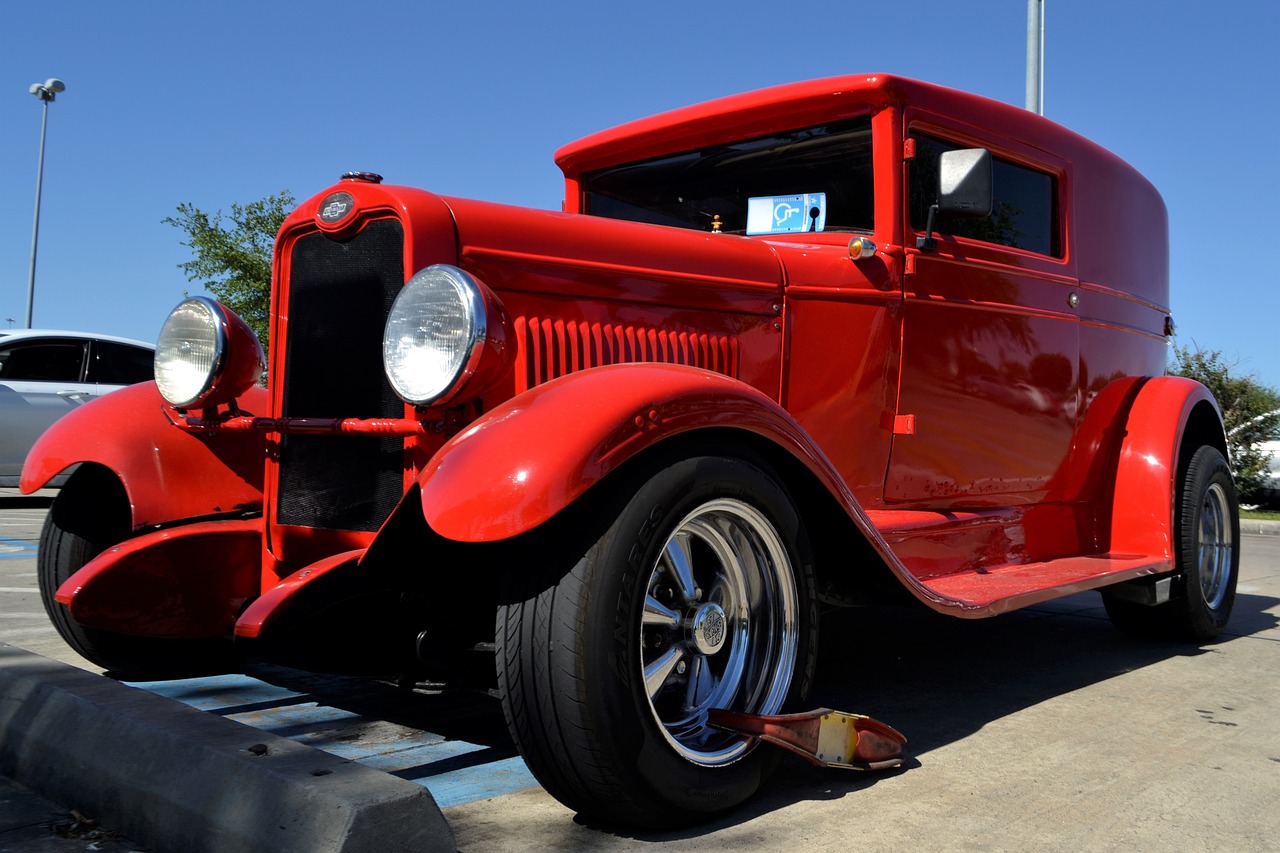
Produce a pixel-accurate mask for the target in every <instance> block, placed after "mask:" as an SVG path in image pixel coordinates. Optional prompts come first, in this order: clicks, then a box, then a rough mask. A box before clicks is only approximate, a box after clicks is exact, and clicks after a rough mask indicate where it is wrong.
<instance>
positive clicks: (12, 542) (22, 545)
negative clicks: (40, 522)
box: [0, 536, 38, 560]
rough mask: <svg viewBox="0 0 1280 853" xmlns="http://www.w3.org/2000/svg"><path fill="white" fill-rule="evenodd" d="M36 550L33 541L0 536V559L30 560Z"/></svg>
mask: <svg viewBox="0 0 1280 853" xmlns="http://www.w3.org/2000/svg"><path fill="white" fill-rule="evenodd" d="M37 551H38V549H37V547H36V543H35V542H28V541H27V540H26V539H10V538H9V537H8V536H0V560H30V559H31V558H32V557H34V556H35V555H36V552H37Z"/></svg>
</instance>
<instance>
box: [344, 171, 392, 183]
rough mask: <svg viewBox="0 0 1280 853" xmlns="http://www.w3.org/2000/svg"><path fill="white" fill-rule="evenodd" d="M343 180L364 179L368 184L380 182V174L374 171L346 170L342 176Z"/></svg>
mask: <svg viewBox="0 0 1280 853" xmlns="http://www.w3.org/2000/svg"><path fill="white" fill-rule="evenodd" d="M342 180H344V181H364V182H365V183H368V184H380V183H382V176H381V175H379V174H377V173H376V172H347V173H346V174H345V175H343V176H342Z"/></svg>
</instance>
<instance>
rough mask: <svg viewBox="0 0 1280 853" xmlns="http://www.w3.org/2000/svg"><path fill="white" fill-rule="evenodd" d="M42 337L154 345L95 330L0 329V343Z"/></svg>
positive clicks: (145, 346)
mask: <svg viewBox="0 0 1280 853" xmlns="http://www.w3.org/2000/svg"><path fill="white" fill-rule="evenodd" d="M42 338H78V339H80V340H94V341H111V342H113V343H117V344H129V345H131V346H135V347H143V348H145V349H149V350H154V349H155V348H156V345H155V344H153V343H148V342H146V341H138V340H134V339H133V338H122V337H120V336H119V335H105V334H99V333H97V332H72V331H68V330H66V329H0V344H10V343H15V342H17V341H35V340H40V339H42Z"/></svg>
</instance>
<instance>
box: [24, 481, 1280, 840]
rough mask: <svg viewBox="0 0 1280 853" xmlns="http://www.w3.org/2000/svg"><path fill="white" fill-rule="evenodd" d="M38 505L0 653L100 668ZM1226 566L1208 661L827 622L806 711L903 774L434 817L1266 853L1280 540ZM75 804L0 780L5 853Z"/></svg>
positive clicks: (328, 691)
mask: <svg viewBox="0 0 1280 853" xmlns="http://www.w3.org/2000/svg"><path fill="white" fill-rule="evenodd" d="M43 512H44V510H43V508H42V507H41V506H40V505H39V504H38V503H33V502H28V501H27V500H26V499H15V498H13V497H5V495H4V494H3V493H2V492H0V614H3V623H0V642H5V643H10V644H13V645H17V646H21V647H23V648H26V649H30V650H31V651H34V652H36V653H38V654H41V655H45V656H46V657H50V658H53V659H56V660H61V661H63V662H66V663H69V664H73V665H76V666H80V667H83V668H85V669H88V670H90V671H93V672H98V671H99V670H97V669H95V668H94V667H93V666H92V665H91V664H88V663H87V662H85V661H83V660H81V659H79V658H78V657H77V656H76V655H75V654H74V653H72V652H71V651H70V649H68V648H67V647H66V646H65V645H63V644H62V642H61V640H60V639H59V638H58V637H57V636H56V634H55V633H54V631H53V629H52V627H51V626H49V625H48V622H47V620H46V619H45V617H44V614H43V610H42V608H41V605H40V603H39V597H38V595H36V594H35V592H34V590H35V563H34V546H33V545H32V544H31V543H33V542H34V541H35V539H36V538H37V536H38V530H39V525H40V523H41V521H42V519H43ZM1246 529H1247V528H1246ZM1259 531H1260V532H1261V528H1260V529H1259ZM1267 532H1272V528H1267ZM1241 551H1242V563H1241V565H1242V568H1241V579H1240V585H1239V590H1238V594H1237V600H1236V605H1235V615H1234V617H1233V619H1232V622H1231V624H1230V626H1229V628H1228V631H1227V633H1226V634H1225V635H1224V636H1223V637H1222V638H1221V640H1220V641H1219V642H1217V643H1214V644H1211V645H1206V646H1203V647H1195V646H1186V645H1176V644H1169V643H1160V642H1144V641H1133V640H1129V639H1126V638H1124V637H1123V636H1122V635H1120V634H1119V633H1118V632H1116V631H1115V630H1114V629H1113V628H1112V627H1111V626H1110V624H1109V623H1108V622H1107V620H1106V617H1105V613H1104V612H1103V611H1102V608H1101V603H1100V600H1099V598H1098V596H1097V595H1096V594H1094V593H1087V594H1082V595H1078V596H1073V597H1070V598H1067V599H1062V600H1059V601H1056V602H1050V603H1047V604H1045V605H1040V606H1037V607H1034V608H1028V609H1026V610H1022V611H1018V612H1015V613H1012V614H1008V615H1005V616H1002V617H998V618H996V619H992V620H982V621H973V622H969V621H961V620H955V619H950V618H947V617H942V616H938V615H935V614H932V613H929V612H925V611H917V610H904V609H896V608H869V609H863V610H857V611H840V612H836V613H834V614H831V615H830V616H828V617H827V618H826V619H825V621H824V625H823V635H822V649H821V665H820V673H819V680H818V685H817V692H816V695H815V696H814V699H813V703H812V704H813V705H814V707H819V706H828V707H833V708H838V709H841V710H846V711H853V712H859V713H867V714H871V715H873V716H875V717H877V718H879V719H881V720H884V721H885V722H887V723H890V724H891V725H893V726H895V727H896V728H898V729H900V730H901V731H903V732H904V733H905V734H906V735H907V737H908V738H909V743H908V745H907V753H908V756H909V759H908V762H907V764H906V766H905V767H904V768H903V769H901V770H898V771H892V772H889V773H884V774H861V773H850V772H838V771H829V770H827V771H824V770H819V769H817V768H811V767H809V766H807V765H804V764H801V763H798V762H797V763H791V764H787V765H785V766H784V768H783V771H782V772H781V773H780V774H779V775H778V776H777V777H775V779H774V780H773V781H772V782H771V783H770V785H769V786H768V787H767V788H766V789H765V790H764V791H762V793H761V794H760V795H759V796H757V797H756V798H755V799H754V800H752V801H751V802H749V803H748V804H746V805H745V806H744V807H743V808H741V809H739V810H737V811H735V812H734V813H732V814H730V815H728V816H726V817H723V818H721V819H719V820H717V821H714V822H711V823H708V824H704V825H701V826H697V827H693V828H690V829H686V830H682V831H679V832H674V833H643V832H641V833H637V832H621V831H618V830H616V829H614V828H609V827H596V826H591V825H588V824H586V823H584V822H582V821H581V820H580V819H578V818H576V817H575V816H574V815H573V814H572V813H571V812H569V811H568V810H566V809H564V808H563V807H562V806H560V805H559V804H558V803H556V802H555V801H554V800H552V799H551V798H550V797H549V796H547V794H546V793H545V792H544V791H542V790H541V789H540V788H537V787H520V786H517V789H516V790H515V791H514V792H513V793H501V794H498V795H495V796H490V797H478V798H474V799H468V800H467V801H466V802H461V803H460V804H457V805H445V806H444V809H443V811H444V816H445V818H446V819H447V820H448V823H449V826H450V827H451V829H452V831H453V834H454V836H455V838H456V843H457V848H458V849H459V850H461V851H466V852H467V853H471V851H475V853H480V851H508V850H521V851H535V850H633V849H634V850H646V849H650V848H652V847H654V846H655V845H657V844H661V845H662V846H664V847H671V848H674V849H679V850H696V851H703V850H705V851H712V850H737V849H742V848H749V849H758V850H806V851H841V853H846V851H848V850H851V849H856V850H885V851H896V850H908V849H918V848H931V849H933V850H993V851H1000V850H1064V851H1065V850H1071V851H1077V850H1186V851H1196V850H1205V851H1216V850H1223V851H1226V850H1230V851H1254V850H1256V851H1263V850H1268V851H1269V850H1275V849H1277V847H1280V810H1278V809H1277V808H1276V805H1277V804H1278V803H1280V679H1277V675H1278V674H1280V536H1274V535H1259V534H1254V533H1246V534H1245V535H1244V536H1242V540H1241ZM265 677H266V679H267V681H268V682H270V681H271V680H272V679H274V680H275V681H277V682H280V681H288V680H289V679H288V676H287V675H282V674H281V673H274V674H273V673H266V675H265ZM162 692H163V691H162ZM306 692H307V695H308V696H309V697H312V698H315V699H316V704H317V706H318V707H325V708H340V709H341V708H344V707H346V708H356V710H358V711H359V713H360V715H362V716H364V717H366V718H368V719H370V720H378V717H379V714H382V718H381V719H380V720H378V722H380V723H381V724H382V725H383V726H385V725H386V724H387V723H388V722H392V723H394V724H395V725H397V726H405V727H407V728H410V729H412V728H413V727H415V726H418V727H421V728H422V729H424V730H425V729H432V728H437V729H438V728H439V725H438V722H439V720H438V717H439V714H440V709H441V704H440V703H441V702H442V701H443V700H441V699H440V698H439V697H433V696H417V697H416V698H415V694H410V695H409V697H406V696H405V695H404V693H403V692H400V693H396V692H394V691H390V692H385V693H384V692H380V691H378V690H369V689H362V688H360V687H359V686H357V685H355V684H354V683H353V682H351V681H350V680H343V679H334V680H331V681H324V680H321V681H312V682H308V683H307V691H306ZM380 696H384V697H386V698H379V697H380ZM406 701H407V702H408V705H407V706H406V704H405V703H406ZM474 701H475V705H474V708H473V710H472V712H471V716H472V721H471V722H472V730H471V731H469V732H468V733H467V738H468V739H470V740H472V741H475V740H484V739H488V741H487V743H488V745H489V747H490V748H492V749H496V750H498V751H501V750H502V746H501V744H502V743H503V739H504V738H505V732H504V731H503V730H502V724H501V717H500V714H497V715H495V714H494V713H493V711H494V704H495V703H493V702H492V700H486V699H485V698H484V697H480V698H477V699H475V700H474ZM380 703H382V704H380ZM356 706H358V708H357V707H356ZM407 707H408V708H415V707H416V708H417V709H418V710H416V711H411V710H406V708H407ZM266 716H267V717H270V714H267V715H266ZM372 728H373V729H377V730H382V729H378V727H377V726H373V727H372ZM364 736H365V737H369V738H372V737H374V735H373V734H370V733H368V732H366V734H365V735H364ZM507 743H508V745H509V741H508V742H507ZM0 781H3V780H0ZM423 784H426V782H423ZM428 787H429V786H428ZM75 807H76V804H75V803H50V802H48V801H44V800H40V799H39V798H36V797H34V796H33V795H31V794H30V792H28V791H24V790H22V789H20V788H14V787H13V786H12V784H11V783H10V784H7V785H0V851H24V853H25V851H46V850H59V851H61V850H73V849H74V850H84V849H86V848H87V844H89V843H99V842H87V841H85V840H84V839H79V840H77V839H63V838H58V837H56V836H53V835H52V834H51V833H50V832H49V829H48V826H49V824H50V823H58V822H61V823H62V824H64V825H65V824H66V823H67V821H68V820H71V821H72V824H73V825H74V821H75V818H74V816H73V815H72V809H74V808H75ZM84 817H87V818H90V819H93V818H95V817H98V816H94V815H84ZM81 829H87V827H86V826H85V825H82V826H81ZM103 829H105V831H107V832H109V831H110V824H109V822H108V823H107V826H106V827H104V828H103ZM144 841H145V839H144ZM105 842H106V843H107V844H111V845H115V846H106V847H103V846H99V847H96V848H95V849H106V850H126V849H145V848H143V847H141V846H140V845H135V844H133V843H132V842H130V841H129V840H128V839H118V838H114V837H108V838H106V839H105ZM193 846H198V841H197V840H195V839H193Z"/></svg>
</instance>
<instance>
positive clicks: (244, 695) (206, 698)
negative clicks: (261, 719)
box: [126, 675, 304, 715]
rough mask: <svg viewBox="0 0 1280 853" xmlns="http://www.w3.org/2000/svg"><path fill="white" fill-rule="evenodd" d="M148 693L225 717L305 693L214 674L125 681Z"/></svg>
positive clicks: (257, 681)
mask: <svg viewBox="0 0 1280 853" xmlns="http://www.w3.org/2000/svg"><path fill="white" fill-rule="evenodd" d="M126 683H127V684H132V686H134V687H141V688H142V689H143V690H147V691H149V692H151V693H158V694H160V695H161V696H165V697H167V698H169V699H176V700H178V701H179V702H181V703H183V704H184V705H190V706H191V707H192V708H196V709H197V710H200V711H221V712H223V714H224V715H226V714H227V713H229V712H231V711H233V710H234V709H236V708H239V707H240V706H248V705H258V704H260V703H270V705H268V706H267V707H276V706H277V705H282V704H285V703H287V702H289V701H290V700H295V699H300V698H302V697H303V695H304V694H301V693H297V692H295V691H293V690H287V689H285V688H283V687H277V686H275V685H274V684H267V683H266V682H265V681H259V680H258V679H256V678H250V677H249V676H247V675H215V676H207V677H204V678H182V679H178V680H175V681H150V682H126Z"/></svg>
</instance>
